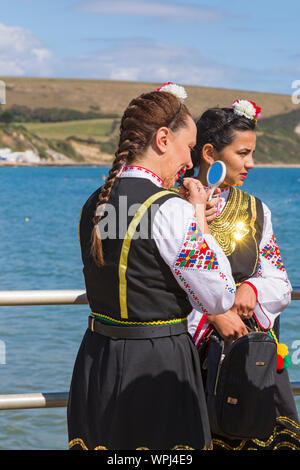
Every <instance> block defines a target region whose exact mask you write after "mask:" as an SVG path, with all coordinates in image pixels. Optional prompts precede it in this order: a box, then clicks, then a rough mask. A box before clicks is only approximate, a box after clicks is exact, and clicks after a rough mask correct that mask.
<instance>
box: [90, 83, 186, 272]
mask: <svg viewBox="0 0 300 470" xmlns="http://www.w3.org/2000/svg"><path fill="white" fill-rule="evenodd" d="M187 116H190V113H189V111H188V110H187V108H186V106H185V105H184V104H181V103H180V102H179V100H178V98H176V97H175V96H174V95H172V94H170V93H168V92H157V91H155V92H151V93H145V94H143V95H141V96H139V97H138V98H135V99H134V100H132V101H131V103H130V104H129V106H128V107H127V109H126V110H125V112H124V115H123V117H122V120H121V125H120V139H119V146H118V150H117V151H116V153H115V159H114V161H113V163H112V167H111V169H110V170H109V174H108V177H107V179H106V182H105V184H104V185H103V187H102V188H101V191H100V193H99V199H98V201H97V205H96V210H95V214H94V217H93V224H94V228H93V230H92V235H91V254H92V256H93V258H94V261H95V263H96V264H97V265H98V266H101V265H103V264H104V259H103V249H102V241H101V236H100V230H99V226H98V224H99V222H100V220H101V218H102V217H103V214H104V211H105V205H106V204H107V202H108V200H109V198H110V194H111V191H112V189H113V187H114V184H115V181H116V177H117V175H118V173H119V172H120V170H121V169H122V167H123V166H124V165H128V164H132V163H133V161H134V160H135V159H136V157H137V156H140V155H142V154H143V153H144V152H145V151H146V149H147V148H148V146H149V145H150V144H151V142H152V139H153V137H154V135H155V133H156V132H157V130H158V129H159V128H160V127H163V126H167V127H169V128H170V129H171V130H172V131H174V132H175V131H176V130H178V129H179V128H181V127H183V126H185V125H186V120H187Z"/></svg>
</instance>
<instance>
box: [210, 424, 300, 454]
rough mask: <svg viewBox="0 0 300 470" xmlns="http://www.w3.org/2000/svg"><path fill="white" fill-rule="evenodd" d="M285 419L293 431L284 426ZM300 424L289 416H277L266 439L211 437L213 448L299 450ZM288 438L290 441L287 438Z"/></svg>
mask: <svg viewBox="0 0 300 470" xmlns="http://www.w3.org/2000/svg"><path fill="white" fill-rule="evenodd" d="M285 421H286V423H287V425H288V426H291V427H293V428H294V430H295V431H296V432H294V431H292V430H291V429H288V427H284V424H285V423H284V422H285ZM299 431H300V426H299V425H298V424H297V423H296V422H295V421H293V420H292V419H290V418H287V417H285V416H279V417H278V418H276V425H275V427H274V430H273V432H272V434H271V436H270V437H269V438H268V439H266V440H260V439H244V440H234V439H232V440H231V439H226V440H225V439H222V438H221V437H219V436H218V437H217V436H216V437H214V438H213V448H214V449H216V450H217V449H218V448H219V447H222V448H223V449H225V450H255V449H266V448H269V449H270V450H278V449H281V448H283V447H284V448H288V449H291V450H300V436H299ZM287 439H290V442H289V441H288V440H287Z"/></svg>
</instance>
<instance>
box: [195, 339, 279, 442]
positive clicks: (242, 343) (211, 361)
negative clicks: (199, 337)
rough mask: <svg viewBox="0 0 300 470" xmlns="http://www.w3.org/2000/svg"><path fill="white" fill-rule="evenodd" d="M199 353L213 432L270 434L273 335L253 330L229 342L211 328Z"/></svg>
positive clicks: (263, 436)
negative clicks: (211, 330)
mask: <svg viewBox="0 0 300 470" xmlns="http://www.w3.org/2000/svg"><path fill="white" fill-rule="evenodd" d="M199 354H200V362H201V366H202V371H203V376H204V386H205V392H206V400H207V408H208V416H209V420H210V426H211V431H212V433H213V434H219V435H222V436H225V437H229V438H231V439H251V438H252V439H253V438H257V439H267V438H268V437H269V436H270V435H271V434H272V431H273V429H274V426H275V419H276V410H275V402H274V389H275V377H276V369H277V345H276V342H275V340H274V339H272V338H270V336H269V335H268V334H267V333H264V332H258V331H251V332H250V333H249V334H247V335H245V336H243V337H241V338H239V339H238V340H236V341H234V342H231V343H227V342H224V340H223V339H222V338H221V337H220V336H219V335H218V334H217V332H215V331H213V332H212V333H211V335H210V336H209V337H208V338H206V340H205V341H204V342H203V343H202V345H201V346H200V349H199Z"/></svg>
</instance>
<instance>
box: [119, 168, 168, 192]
mask: <svg viewBox="0 0 300 470" xmlns="http://www.w3.org/2000/svg"><path fill="white" fill-rule="evenodd" d="M118 178H147V179H149V180H150V181H152V183H154V184H156V186H159V187H162V186H163V184H164V182H163V180H162V179H161V178H160V177H159V176H158V175H156V174H155V173H154V172H153V171H151V170H148V169H147V168H144V167H142V166H138V165H127V166H124V167H123V168H122V170H121V171H120V173H119V174H118Z"/></svg>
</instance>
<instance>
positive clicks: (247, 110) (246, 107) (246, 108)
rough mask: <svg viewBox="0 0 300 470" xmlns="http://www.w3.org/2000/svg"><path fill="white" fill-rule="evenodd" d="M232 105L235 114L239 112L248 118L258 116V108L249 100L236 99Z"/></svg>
mask: <svg viewBox="0 0 300 470" xmlns="http://www.w3.org/2000/svg"><path fill="white" fill-rule="evenodd" d="M232 107H233V110H234V112H235V114H238V115H239V116H245V117H246V118H248V119H255V118H256V109H255V107H254V106H253V104H252V103H251V102H250V101H248V100H236V101H235V102H234V103H233V105H232Z"/></svg>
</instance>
